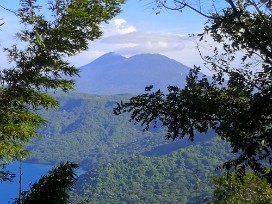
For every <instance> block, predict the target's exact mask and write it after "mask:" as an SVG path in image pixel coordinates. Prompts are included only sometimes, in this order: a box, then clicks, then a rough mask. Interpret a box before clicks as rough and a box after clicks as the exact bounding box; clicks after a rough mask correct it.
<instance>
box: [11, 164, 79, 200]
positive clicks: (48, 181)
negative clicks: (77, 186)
mask: <svg viewBox="0 0 272 204" xmlns="http://www.w3.org/2000/svg"><path fill="white" fill-rule="evenodd" d="M78 167H79V166H78V165H77V164H74V163H70V162H66V163H63V164H60V165H59V166H58V167H56V168H54V169H53V170H52V171H49V172H48V175H47V176H42V177H41V178H40V180H39V181H38V182H36V183H34V184H32V185H31V187H30V190H29V191H25V192H22V194H21V197H20V198H19V199H16V201H15V203H18V204H34V203H35V204H49V203H54V204H66V203H69V194H68V192H69V191H71V190H72V187H73V185H74V183H75V182H76V174H75V170H76V169H77V168H78Z"/></svg>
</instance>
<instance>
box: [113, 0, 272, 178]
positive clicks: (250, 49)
mask: <svg viewBox="0 0 272 204" xmlns="http://www.w3.org/2000/svg"><path fill="white" fill-rule="evenodd" d="M197 2H200V5H199V7H197V6H196V5H198V4H197ZM203 2H204V1H203ZM203 2H202V1H196V2H194V1H170V0H169V1H162V0H156V5H157V7H156V8H157V9H162V8H167V9H171V10H177V11H182V10H183V9H185V8H189V9H192V10H193V11H194V12H197V13H199V14H200V15H203V16H205V17H206V18H207V23H206V25H205V27H204V32H203V33H202V34H201V35H200V40H203V41H205V40H206V39H207V37H211V38H212V39H213V41H214V42H217V45H216V46H214V48H213V55H210V56H203V60H204V63H205V64H204V65H205V66H206V67H207V68H209V69H210V70H212V71H214V74H213V76H212V79H211V80H209V79H208V78H207V77H205V76H204V77H199V71H200V68H199V67H195V68H194V69H192V70H191V71H190V74H189V75H188V76H187V84H186V86H185V87H183V88H180V87H171V86H170V87H169V88H168V90H169V93H162V92H161V91H160V90H158V91H152V87H147V89H146V93H144V94H142V95H138V96H136V97H132V98H131V99H130V101H129V102H126V103H124V102H121V103H119V104H118V106H117V107H116V108H115V109H114V113H115V114H121V113H123V112H130V113H131V119H132V120H133V121H135V122H136V123H140V124H141V125H143V126H144V128H145V129H146V130H148V129H149V127H150V126H151V125H154V126H156V125H157V121H158V120H160V121H161V123H160V124H162V126H166V127H167V128H168V132H167V135H166V139H172V140H175V139H177V138H184V137H186V136H187V135H188V136H189V139H191V140H193V139H194V136H195V133H196V131H198V132H205V133H206V132H207V131H208V129H210V128H211V129H214V130H215V132H216V133H217V134H218V135H219V136H220V137H221V138H222V139H223V140H225V141H227V142H229V143H230V144H231V147H232V152H233V153H237V154H236V155H237V157H236V158H235V159H232V160H229V161H226V162H225V163H224V164H223V165H222V166H221V167H220V168H226V169H227V170H237V175H238V178H243V176H244V175H245V170H246V168H248V167H250V168H251V169H252V170H253V171H254V172H255V173H256V174H257V175H259V176H264V177H266V178H267V179H268V181H269V182H272V172H271V171H265V166H267V165H268V166H269V167H271V161H272V157H271V148H272V139H271V138H272V137H271V136H272V135H271V134H272V118H271V115H272V106H271V104H272V103H271V102H272V101H271V97H272V92H271V85H272V36H271V33H272V21H271V18H272V15H271V12H272V5H271V1H268V0H254V1H252V0H228V1H225V2H224V3H222V4H219V3H218V7H219V6H220V7H221V8H222V9H213V10H212V12H204V11H203V10H202V7H201V6H202V5H203ZM212 4H213V5H211V8H216V5H217V4H214V3H212ZM194 6H195V7H194ZM220 46H221V47H220ZM237 62H238V63H237ZM237 64H238V66H237ZM225 78H228V81H227V82H225V81H224V80H225ZM264 164H265V165H264Z"/></svg>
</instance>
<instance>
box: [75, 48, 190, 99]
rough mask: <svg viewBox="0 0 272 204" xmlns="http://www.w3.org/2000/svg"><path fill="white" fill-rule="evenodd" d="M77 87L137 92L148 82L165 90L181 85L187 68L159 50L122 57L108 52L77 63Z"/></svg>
mask: <svg viewBox="0 0 272 204" xmlns="http://www.w3.org/2000/svg"><path fill="white" fill-rule="evenodd" d="M80 71H81V73H80V77H78V78H75V80H76V91H78V92H83V93H90V94H100V95H113V94H125V93H129V94H139V93H142V92H143V91H144V88H145V87H146V86H149V85H154V87H155V88H160V89H162V90H166V89H167V86H169V85H175V86H180V87H183V86H184V83H185V77H186V75H187V74H188V73H189V68H188V67H186V66H185V65H183V64H181V63H179V62H177V61H175V60H172V59H169V58H167V57H165V56H163V55H159V54H140V55H135V56H133V57H130V58H125V57H122V56H120V55H117V54H115V53H108V54H106V55H103V56H102V57H100V58H98V59H96V60H94V61H93V62H91V63H90V64H87V65H85V66H83V67H80Z"/></svg>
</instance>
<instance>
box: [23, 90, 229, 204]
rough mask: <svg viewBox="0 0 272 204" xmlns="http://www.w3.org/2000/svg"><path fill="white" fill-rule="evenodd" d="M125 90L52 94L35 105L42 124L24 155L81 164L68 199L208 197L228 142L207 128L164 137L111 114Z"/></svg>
mask: <svg viewBox="0 0 272 204" xmlns="http://www.w3.org/2000/svg"><path fill="white" fill-rule="evenodd" d="M129 97H131V96H128V95H116V96H96V95H87V94H78V93H71V94H69V95H66V94H57V98H58V100H59V101H60V108H59V109H58V110H56V111H53V110H52V111H48V112H41V114H42V116H43V117H45V118H46V119H47V120H48V123H47V126H46V127H44V128H42V129H40V131H39V132H40V134H41V135H42V139H37V140H35V141H34V142H32V143H31V145H29V146H28V148H29V149H30V150H31V154H30V157H29V159H28V160H27V161H29V162H35V163H52V164H55V163H58V162H63V161H73V162H77V163H80V165H81V168H83V169H84V170H85V171H86V173H85V174H83V175H81V176H80V177H79V179H78V183H77V185H76V187H75V188H76V191H75V192H76V193H77V194H79V195H80V196H73V202H74V203H76V200H77V201H78V200H80V199H82V198H83V197H87V198H88V199H90V201H91V203H101V201H102V200H103V203H158V202H159V203H190V202H191V201H192V202H195V199H196V194H197V197H199V199H204V198H205V197H210V196H211V195H212V191H213V188H212V185H211V176H212V175H214V174H216V173H217V172H216V171H215V168H216V167H217V166H218V165H220V164H222V161H225V160H226V159H228V158H229V156H230V154H229V152H230V149H229V146H228V145H227V144H225V143H223V142H222V141H221V140H220V139H219V138H217V137H215V135H214V133H213V132H208V134H207V135H198V136H197V137H196V138H195V141H194V142H191V141H188V140H187V139H183V140H178V141H175V142H171V141H166V140H165V139H164V136H165V130H164V129H163V128H160V127H159V128H157V129H152V130H151V131H149V132H143V131H142V128H141V126H139V125H135V124H133V123H129V122H128V120H129V116H128V115H126V114H122V115H121V116H115V115H113V114H112V111H113V107H114V106H115V105H116V101H120V100H126V99H128V98H129ZM196 184H197V185H196ZM196 187H197V189H196ZM82 195H84V196H82ZM157 201H158V202H157Z"/></svg>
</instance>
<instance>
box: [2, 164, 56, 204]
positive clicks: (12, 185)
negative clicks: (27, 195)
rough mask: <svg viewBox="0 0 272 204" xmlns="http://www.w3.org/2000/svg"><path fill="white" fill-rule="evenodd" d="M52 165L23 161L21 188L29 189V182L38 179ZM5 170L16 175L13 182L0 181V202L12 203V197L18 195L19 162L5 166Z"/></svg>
mask: <svg viewBox="0 0 272 204" xmlns="http://www.w3.org/2000/svg"><path fill="white" fill-rule="evenodd" d="M52 167H53V166H51V165H43V164H29V163H23V177H22V190H23V191H26V190H29V184H30V183H31V182H32V183H34V182H36V181H38V180H39V179H40V178H41V176H42V175H46V174H47V173H48V171H49V170H51V169H52ZM6 170H10V171H11V172H12V173H15V174H16V177H15V178H14V179H13V182H9V181H5V182H2V183H0V204H7V203H9V202H10V203H12V201H13V199H14V198H17V197H18V192H19V162H15V163H13V164H11V165H9V166H7V168H6Z"/></svg>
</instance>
